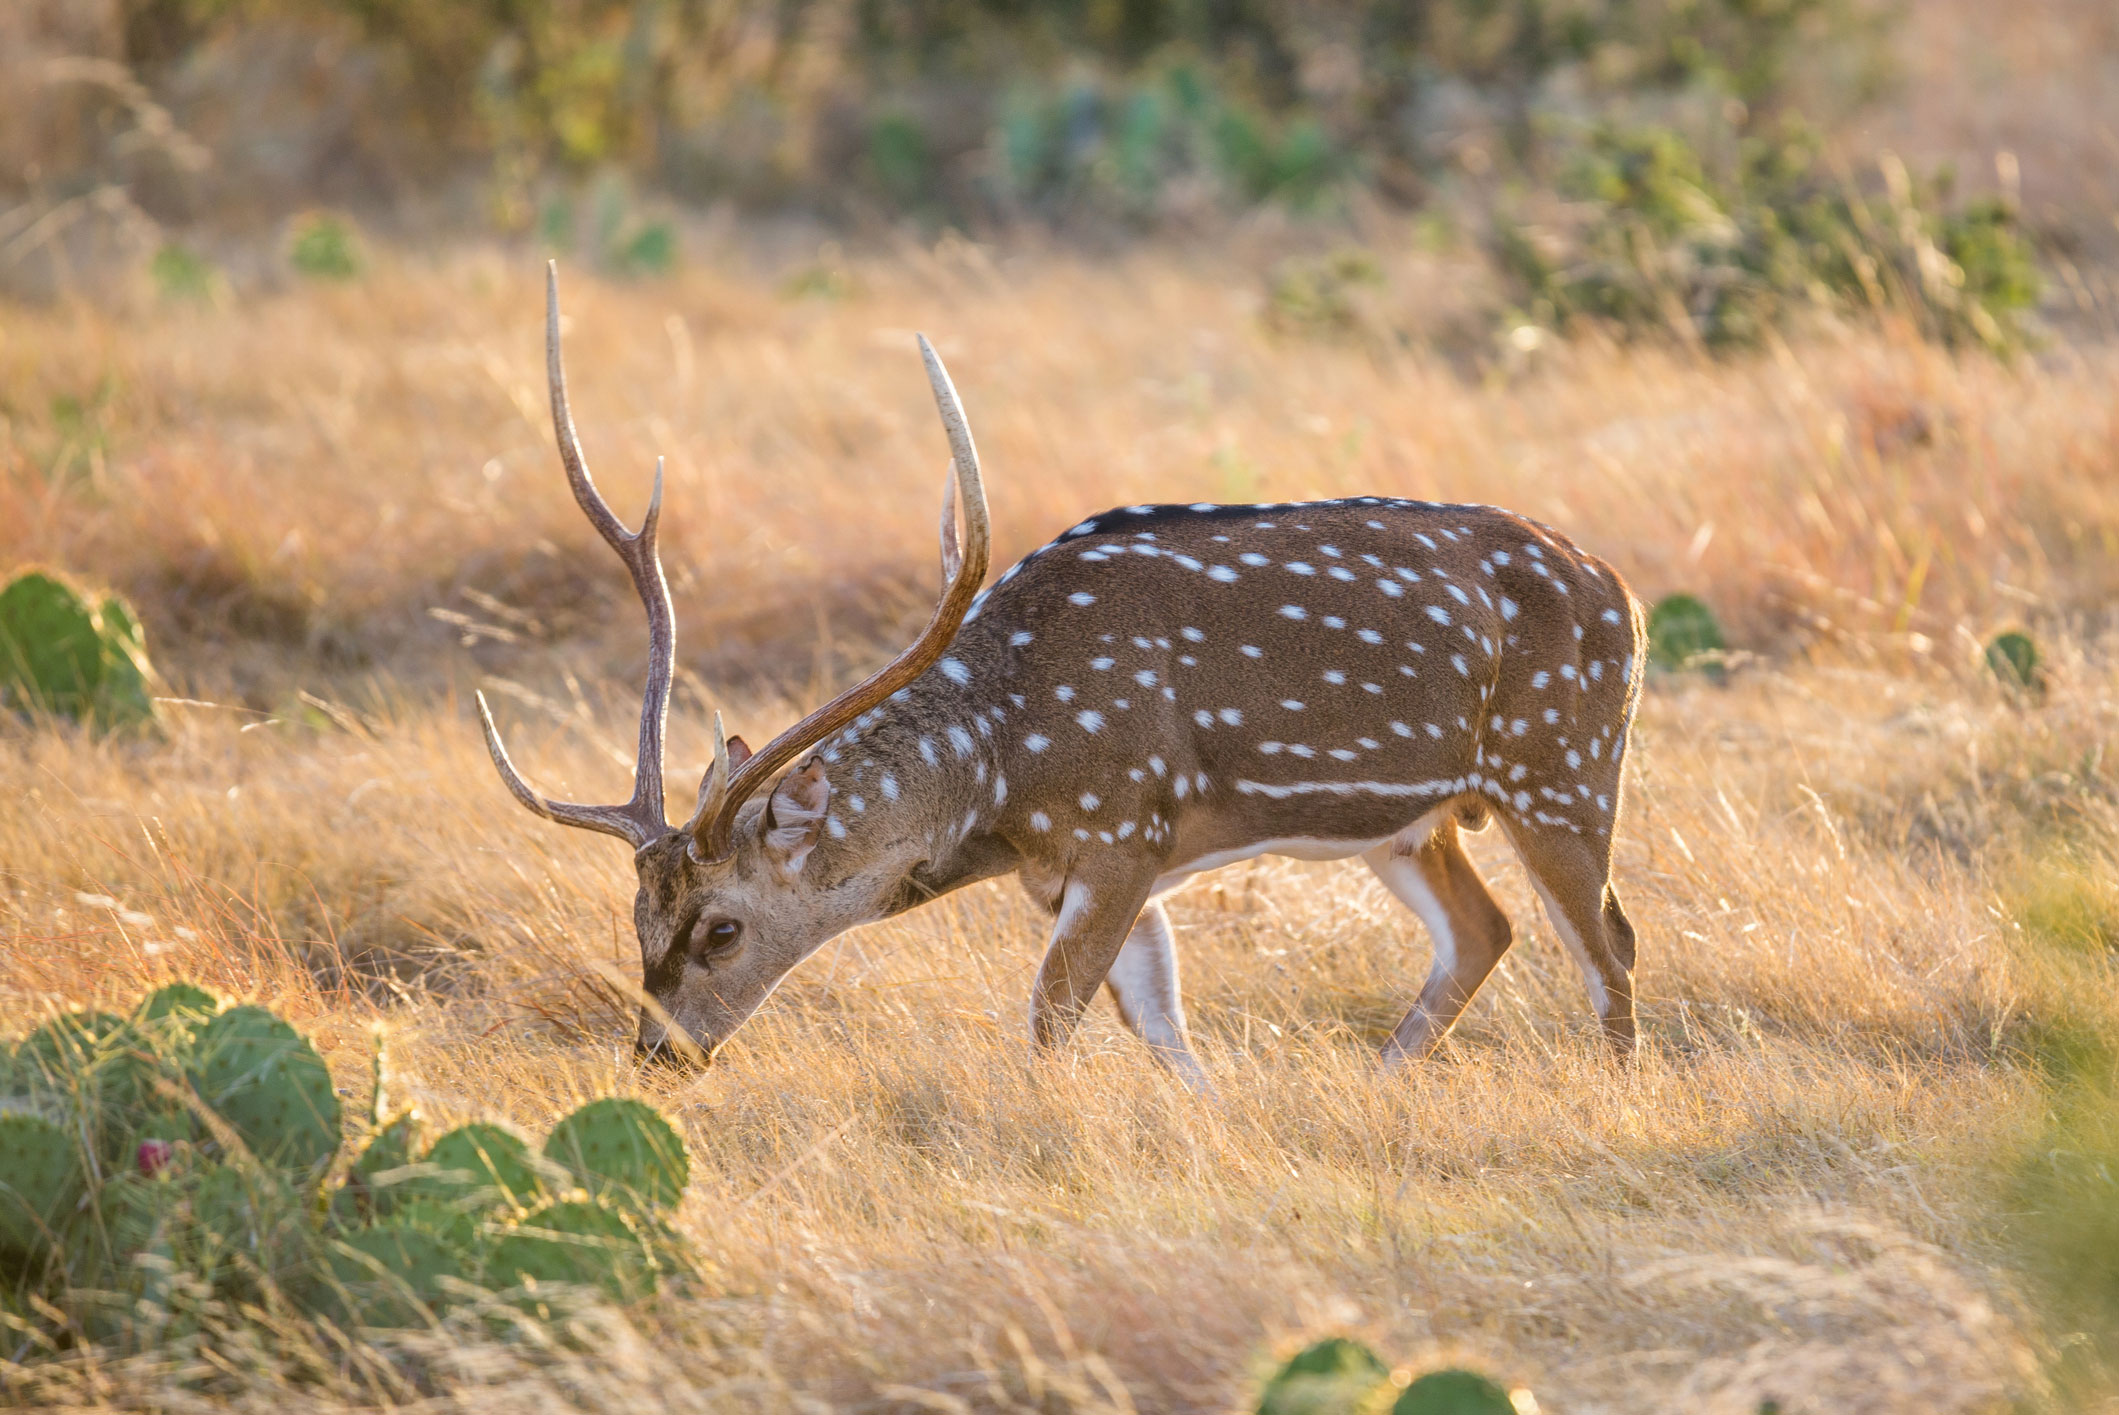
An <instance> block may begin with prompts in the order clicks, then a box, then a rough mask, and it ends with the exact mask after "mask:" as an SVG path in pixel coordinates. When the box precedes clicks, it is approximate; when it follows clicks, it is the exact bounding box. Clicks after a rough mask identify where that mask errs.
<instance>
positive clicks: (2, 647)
mask: <svg viewBox="0 0 2119 1415" xmlns="http://www.w3.org/2000/svg"><path fill="white" fill-rule="evenodd" d="M148 678H149V670H148V667H147V656H146V645H145V640H144V637H143V636H142V634H141V632H140V626H139V622H138V621H137V620H136V619H134V618H133V616H132V614H131V612H130V611H128V610H127V609H126V608H125V607H124V605H122V604H120V603H119V602H118V601H117V600H115V599H106V600H104V601H103V602H102V603H101V604H100V605H97V604H91V603H90V602H89V601H88V600H87V599H86V598H84V597H83V596H82V595H81V594H80V593H79V592H78V591H76V590H75V589H74V588H73V587H72V586H71V585H69V584H67V583H66V582H65V581H63V580H61V579H58V578H57V577H56V576H53V575H50V574H47V573H45V572H43V571H40V570H32V571H30V572H28V573H26V574H23V575H18V576H17V577H16V578H15V579H14V580H13V581H12V582H11V583H10V584H9V585H8V586H7V587H6V588H5V589H4V590H0V703H4V704H5V705H6V706H8V707H11V708H13V709H14V710H15V711H17V712H28V713H50V714H53V715H55V716H59V717H68V718H72V719H74V720H75V721H77V722H78V721H82V720H93V721H94V722H96V723H97V724H98V725H100V726H105V727H115V726H124V725H130V724H134V723H140V722H145V721H147V720H148V719H150V718H152V717H153V716H154V699H153V698H152V697H151V696H150V695H149V693H148V686H147V685H148Z"/></svg>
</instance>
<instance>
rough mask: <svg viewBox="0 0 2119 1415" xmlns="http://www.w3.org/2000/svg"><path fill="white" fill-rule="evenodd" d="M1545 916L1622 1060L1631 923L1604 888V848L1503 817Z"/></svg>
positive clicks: (1628, 1029) (1607, 880) (1628, 1035)
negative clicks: (1578, 970) (1578, 971)
mask: <svg viewBox="0 0 2119 1415" xmlns="http://www.w3.org/2000/svg"><path fill="white" fill-rule="evenodd" d="M1503 819H1504V823H1505V824H1506V825H1507V828H1508V834H1509V839H1510V840H1511V841H1512V842H1513V843H1514V845H1515V847H1516V853H1517V854H1518V855H1519V856H1521V857H1522V860H1523V868H1524V870H1525V871H1526V872H1527V873H1528V874H1529V875H1530V882H1531V884H1532V886H1533V887H1534V888H1535V889H1536V890H1537V891H1538V897H1539V898H1540V899H1542V900H1544V901H1545V914H1546V917H1547V918H1549V919H1551V920H1552V926H1553V929H1554V931H1555V932H1557V933H1558V934H1559V935H1560V939H1561V941H1562V942H1563V943H1565V944H1566V945H1567V951H1568V952H1569V953H1572V954H1573V955H1574V959H1575V963H1576V965H1577V966H1579V967H1580V968H1581V970H1582V978H1583V980H1584V981H1585V982H1587V983H1588V984H1589V1000H1590V1003H1591V1004H1592V1005H1593V1006H1594V1007H1595V1008H1596V1012H1597V1020H1598V1021H1599V1022H1602V1023H1603V1024H1604V1036H1605V1039H1606V1040H1607V1041H1609V1042H1610V1043H1611V1046H1612V1049H1613V1050H1614V1051H1616V1052H1618V1053H1619V1055H1620V1056H1622V1057H1631V1056H1632V1055H1633V1052H1634V1045H1635V1035H1634V1023H1633V960H1634V934H1633V924H1632V922H1631V921H1630V920H1628V919H1627V917H1626V911H1625V909H1624V908H1623V907H1621V906H1620V904H1619V896H1618V891H1617V890H1615V889H1613V888H1612V884H1611V852H1610V849H1609V846H1608V845H1607V844H1605V843H1603V842H1601V841H1597V840H1592V839H1590V838H1589V837H1587V836H1582V835H1576V834H1574V833H1573V832H1572V831H1569V830H1566V829H1564V828H1561V827H1554V826H1541V825H1535V824H1527V823H1524V822H1521V821H1517V820H1511V819H1508V818H1507V817H1504V818H1503Z"/></svg>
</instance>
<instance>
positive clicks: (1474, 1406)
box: [1391, 1369, 1516, 1415]
mask: <svg viewBox="0 0 2119 1415" xmlns="http://www.w3.org/2000/svg"><path fill="white" fill-rule="evenodd" d="M1391 1415H1516V1403H1515V1402H1514V1401H1513V1400H1511V1399H1509V1396H1508V1392H1507V1391H1505V1390H1503V1389H1501V1387H1499V1386H1498V1385H1495V1384H1494V1383H1493V1382H1492V1381H1490V1380H1488V1379H1487V1378H1486V1377H1484V1376H1482V1375H1480V1374H1479V1373H1478V1372H1477V1371H1466V1370H1461V1369H1458V1370H1446V1371H1429V1372H1428V1373H1427V1374H1426V1375H1424V1376H1422V1377H1420V1378H1419V1379H1418V1380H1416V1381H1414V1382H1413V1383H1412V1384H1411V1385H1409V1386H1407V1387H1406V1388H1405V1390H1404V1392H1403V1393H1402V1394H1400V1395H1399V1397H1398V1399H1397V1401H1396V1403H1395V1404H1393V1405H1392V1406H1391Z"/></svg>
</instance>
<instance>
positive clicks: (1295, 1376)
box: [1258, 1336, 1391, 1415]
mask: <svg viewBox="0 0 2119 1415" xmlns="http://www.w3.org/2000/svg"><path fill="white" fill-rule="evenodd" d="M1390 1376H1391V1373H1390V1368H1389V1367H1387V1366H1385V1365H1384V1364H1383V1362H1382V1361H1380V1360H1378V1359H1377V1358H1376V1353H1375V1352H1373V1351H1371V1350H1369V1349H1368V1348H1367V1347H1366V1346H1363V1345H1362V1344H1361V1343H1360V1342H1358V1341H1349V1340H1347V1339H1346V1338H1345V1337H1341V1336H1334V1337H1327V1338H1326V1339H1325V1340H1323V1341H1320V1342H1317V1343H1315V1344H1314V1345H1311V1346H1307V1347H1304V1348H1303V1349H1302V1350H1301V1351H1298V1352H1296V1353H1295V1355H1294V1356H1293V1357H1291V1358H1289V1360H1288V1363H1287V1364H1286V1365H1285V1366H1282V1367H1281V1368H1280V1369H1279V1370H1278V1371H1276V1372H1274V1373H1273V1378H1272V1379H1271V1380H1269V1381H1267V1382H1266V1388H1265V1389H1264V1390H1263V1391H1261V1392H1260V1393H1259V1396H1258V1415H1342V1412H1345V1411H1350V1410H1355V1409H1358V1408H1360V1407H1361V1406H1362V1405H1363V1404H1365V1403H1366V1401H1367V1398H1368V1397H1369V1396H1371V1395H1373V1394H1374V1393H1375V1392H1376V1391H1377V1390H1378V1389H1380V1388H1381V1387H1382V1385H1383V1383H1384V1382H1385V1381H1388V1380H1389V1379H1390Z"/></svg>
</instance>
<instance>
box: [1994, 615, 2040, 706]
mask: <svg viewBox="0 0 2119 1415" xmlns="http://www.w3.org/2000/svg"><path fill="white" fill-rule="evenodd" d="M1986 657H1987V668H1988V669H1989V670H1990V671H1991V672H1992V673H1993V675H1994V676H1995V677H1996V678H1998V679H2000V680H2001V684H2002V686H2003V687H2005V688H2013V689H2015V690H2016V691H2018V692H2035V691H2037V690H2038V689H2039V688H2042V687H2044V686H2045V671H2044V669H2043V667H2042V666H2041V664H2040V662H2039V655H2038V643H2037V641H2036V640H2035V639H2033V638H2032V637H2031V636H2030V635H2029V634H2026V633H2024V632H2023V631H2022V630H2020V629H2011V630H2009V631H2008V632H2007V633H2005V634H1996V635H1995V636H1994V639H1993V642H1991V643H1989V644H1988V645H1987V654H1986Z"/></svg>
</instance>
